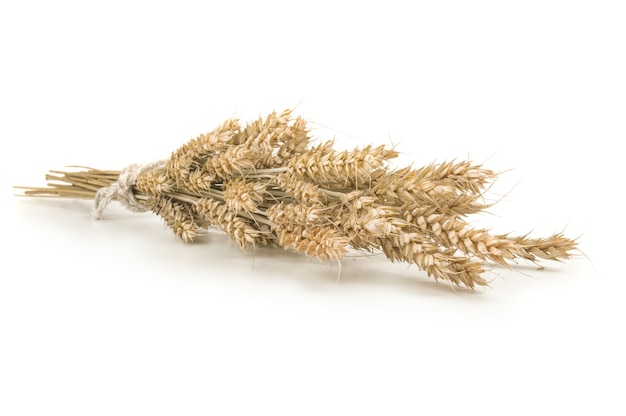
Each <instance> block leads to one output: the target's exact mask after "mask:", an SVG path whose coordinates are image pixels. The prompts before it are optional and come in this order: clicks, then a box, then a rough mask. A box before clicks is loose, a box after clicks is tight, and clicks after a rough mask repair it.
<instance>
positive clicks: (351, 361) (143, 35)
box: [0, 0, 626, 415]
mask: <svg viewBox="0 0 626 416" xmlns="http://www.w3.org/2000/svg"><path fill="white" fill-rule="evenodd" d="M92 3H93V2H84V1H83V2H78V1H77V2H69V1H56V2H33V1H31V2H29V1H20V2H17V1H4V2H2V4H1V5H0V54H1V55H0V59H1V61H0V63H1V65H0V137H1V138H2V149H3V150H2V152H1V154H2V160H1V162H2V164H1V169H2V174H1V175H0V180H1V181H2V188H1V197H2V201H0V202H1V204H0V209H1V210H2V215H1V218H2V221H3V222H4V224H3V227H2V230H3V232H2V240H3V248H2V251H1V253H2V254H1V256H0V257H1V258H2V263H3V267H2V271H1V272H0V273H1V277H0V413H1V414H3V415H35V414H37V415H42V414H64V415H100V414H102V415H111V414H116V415H137V414H151V415H154V414H177V415H178V414H180V415H196V414H220V415H221V414H290V415H299V414H316V415H319V414H417V413H418V412H420V413H424V414H439V413H441V414H443V413H448V414H452V413H460V412H463V413H466V412H467V413H481V414H566V413H569V412H571V411H573V410H578V411H579V413H581V414H598V415H599V414H602V415H607V414H624V412H625V410H626V406H625V405H624V401H623V391H624V387H625V382H624V378H625V376H626V374H625V371H626V366H625V362H624V350H625V347H626V345H625V342H624V340H623V332H624V317H625V316H626V313H625V312H626V308H625V307H624V303H625V302H624V295H625V292H624V289H625V288H626V286H625V285H624V279H625V278H626V276H624V271H623V261H622V256H623V254H624V250H623V248H622V247H621V244H623V241H622V240H623V239H624V232H625V231H626V230H624V226H623V220H622V218H621V216H622V213H623V204H622V203H621V199H618V198H619V196H620V195H619V194H620V193H621V192H622V191H623V187H624V185H623V178H624V174H623V170H622V165H623V156H622V151H621V148H618V145H619V143H620V142H621V141H623V140H624V138H625V135H626V121H625V120H626V119H625V115H626V98H625V97H626V76H625V74H626V58H625V57H626V55H625V53H626V25H625V24H624V22H626V5H625V3H624V2H623V1H602V0H600V1H551V0H542V1H519V2H511V1H506V2H505V1H471V2H470V1H437V2H434V1H433V2H427V1H416V2H411V3H409V2H397V1H386V2H380V3H374V2H341V1H333V2H320V1H317V2H306V3H305V2H302V3H298V2H293V1H292V2H287V1H285V2H277V1H267V2H245V1H239V2H237V1H230V2H221V3H223V4H222V5H219V6H215V5H209V2H204V3H206V4H205V5H202V6H200V5H198V4H194V3H190V2H181V1H178V2H171V3H170V4H165V2H133V1H123V2H121V1H120V2H116V1H110V2H101V3H100V4H98V5H96V4H92ZM215 3H216V2H215ZM409 4H410V6H409ZM288 107H296V110H295V114H297V115H302V116H303V117H305V118H307V119H308V120H310V121H311V126H312V127H313V129H314V130H313V134H314V136H315V137H317V138H319V139H320V140H324V139H330V138H333V137H336V139H337V143H338V146H340V147H346V148H349V147H354V146H358V145H364V144H369V143H373V144H393V145H395V146H396V148H397V149H398V150H399V151H401V152H402V157H401V158H400V160H399V161H398V165H399V166H402V165H406V164H409V163H415V165H416V166H420V165H423V164H426V163H430V162H433V161H443V160H449V159H453V158H457V159H466V158H470V159H472V160H474V161H477V162H484V164H485V166H486V167H488V168H491V169H494V170H497V171H500V172H502V176H501V177H500V179H499V180H498V181H497V183H496V184H495V185H494V188H493V193H492V197H493V198H494V199H498V198H501V197H502V196H503V195H504V197H502V200H501V201H500V203H498V204H497V205H496V206H495V207H493V208H492V209H491V214H489V215H484V216H478V217H476V218H475V219H474V221H475V222H476V224H477V225H480V226H485V227H489V228H492V229H493V230H494V231H496V232H508V231H512V232H516V233H526V232H529V231H531V232H532V235H536V236H542V235H549V234H551V233H553V232H558V231H563V230H564V232H565V233H566V234H568V235H570V236H572V237H579V242H580V247H581V250H582V251H583V253H582V254H581V255H579V256H578V257H577V258H576V259H573V260H571V261H568V262H565V263H563V264H558V263H557V264H545V265H546V266H547V268H546V269H545V270H541V271H540V270H537V269H536V267H534V266H533V265H522V267H520V268H517V269H514V270H507V269H501V268H500V269H494V270H493V271H492V272H490V273H489V275H488V278H489V279H492V282H491V286H490V287H489V288H487V289H484V290H483V289H479V290H477V291H476V292H474V293H472V292H468V291H466V290H462V289H456V290H455V289H453V288H450V287H449V286H448V285H446V284H445V283H443V284H442V283H439V284H438V283H435V282H433V281H432V280H431V279H429V278H427V277H426V276H425V274H424V273H422V272H420V271H419V270H417V268H415V267H407V266H406V265H402V264H391V263H389V262H388V261H387V260H386V259H385V258H384V257H382V256H370V257H358V256H353V257H349V258H346V259H345V260H344V261H343V265H342V266H343V267H342V274H341V278H340V280H339V282H338V283H337V282H336V276H337V271H338V268H337V265H336V264H320V263H319V262H317V261H314V260H312V259H309V258H306V257H303V256H298V255H293V254H290V253H287V252H284V251H282V250H278V251H267V250H265V251H264V250H260V251H257V252H256V253H254V252H248V253H242V252H241V251H240V250H239V249H238V247H237V246H236V245H235V244H233V243H232V242H230V240H229V239H228V238H226V237H225V236H223V235H221V234H219V233H212V234H211V235H210V236H209V237H207V238H204V239H202V240H199V241H198V242H197V243H194V244H191V245H185V244H183V243H181V242H179V241H177V240H176V239H175V238H174V236H173V235H172V233H171V232H169V231H168V230H165V229H164V226H163V224H162V222H161V221H160V219H159V218H157V217H156V216H154V215H152V214H142V215H140V214H132V213H128V212H126V211H124V210H123V209H122V208H120V207H119V206H117V205H113V206H111V207H110V208H109V209H108V210H107V211H106V212H105V214H104V218H103V219H102V220H101V221H94V220H92V219H91V218H90V210H91V205H90V204H89V203H88V202H84V201H50V200H25V199H23V198H18V197H14V194H15V193H16V191H15V190H14V189H12V186H13V185H36V186H41V185H43V184H44V183H45V181H44V174H45V172H46V171H47V170H48V169H60V168H63V167H64V166H66V165H76V164H80V165H87V166H93V167H98V168H104V169H119V168H122V167H124V166H125V165H126V164H129V163H134V162H137V163H141V162H150V161H153V160H157V159H161V158H165V157H168V156H169V154H170V152H171V151H173V150H175V149H176V148H177V147H178V146H180V145H181V144H183V143H184V142H185V141H187V140H189V139H190V138H192V137H194V136H196V135H198V134H200V133H202V132H206V131H209V130H212V129H213V128H214V127H216V126H217V125H218V124H219V123H221V122H222V121H223V120H225V119H227V118H230V117H239V118H240V119H241V120H242V121H246V120H252V119H255V118H257V117H258V116H262V115H265V114H267V113H269V112H270V111H272V110H274V109H276V110H282V109H284V108H288Z"/></svg>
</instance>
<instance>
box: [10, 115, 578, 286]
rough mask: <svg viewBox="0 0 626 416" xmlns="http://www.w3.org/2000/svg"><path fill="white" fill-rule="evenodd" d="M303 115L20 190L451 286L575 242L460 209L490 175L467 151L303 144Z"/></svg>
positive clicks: (559, 255)
mask: <svg viewBox="0 0 626 416" xmlns="http://www.w3.org/2000/svg"><path fill="white" fill-rule="evenodd" d="M309 141H310V135H309V131H308V128H307V125H306V122H305V121H304V120H303V119H302V118H293V117H292V114H291V111H290V110H286V111H283V112H282V113H276V112H274V113H272V114H270V115H269V116H268V117H266V118H265V119H259V120H257V121H255V122H253V123H250V124H248V125H247V126H245V127H242V126H241V125H240V124H239V121H238V120H228V121H226V122H224V123H223V124H222V125H220V126H219V127H218V128H217V129H215V130H213V131H211V132H209V133H207V134H202V135H200V136H198V137H196V138H195V139H193V140H191V141H189V142H188V143H186V144H184V145H183V146H181V147H180V148H179V149H178V150H176V151H175V152H174V153H172V155H171V157H170V159H169V160H167V161H160V162H156V163H152V164H150V165H145V166H136V165H133V166H131V167H127V168H125V169H124V170H122V171H104V170H97V169H89V168H84V169H83V170H80V171H76V172H66V171H51V172H50V173H49V174H48V175H47V176H46V179H47V181H48V186H47V187H44V188H22V189H24V194H25V195H27V196H37V197H41V196H49V197H61V198H86V199H95V200H96V202H97V208H96V215H97V216H99V215H100V213H101V212H102V210H103V209H104V207H105V206H106V204H107V203H108V202H109V201H110V200H111V199H117V200H119V201H120V202H122V203H123V204H124V205H126V206H127V207H129V208H131V209H133V210H135V211H143V210H150V211H152V212H154V213H156V214H157V215H159V216H161V217H162V218H163V219H164V221H165V223H166V224H167V226H168V227H169V228H171V229H172V230H173V231H174V233H175V234H176V235H177V236H178V237H179V238H181V239H182V240H183V241H185V242H191V241H193V239H194V238H195V237H196V235H197V234H198V231H199V230H202V229H208V228H211V227H213V228H218V229H220V230H222V231H224V232H225V233H227V234H228V235H229V236H230V237H231V238H232V239H233V240H235V241H236V242H237V244H238V245H239V246H240V247H241V248H242V249H245V248H247V247H249V246H279V247H283V248H285V249H289V250H294V251H296V252H299V253H304V254H306V255H309V256H313V257H316V258H318V259H320V260H322V261H327V260H337V261H340V260H341V258H342V257H343V256H344V255H345V254H346V253H347V251H348V249H350V248H353V249H357V250H363V251H369V252H382V253H384V254H385V255H386V256H387V257H388V258H389V259H390V260H391V261H402V262H408V263H413V264H415V265H417V266H418V267H419V268H420V269H422V270H424V271H426V272H427V273H428V275H430V276H432V277H434V278H435V279H437V280H439V279H441V280H447V281H449V282H451V283H453V284H455V285H460V286H466V287H468V288H474V287H475V286H477V285H478V286H484V285H486V284H487V281H486V280H485V279H484V278H483V277H482V275H483V273H484V270H485V267H486V265H487V264H488V263H496V264H502V265H511V264H514V263H515V262H516V261H517V260H518V259H525V260H529V261H532V262H538V261H540V260H561V259H567V258H569V257H571V255H572V253H573V252H574V251H575V250H576V243H575V241H574V240H571V239H568V238H567V237H565V236H564V235H562V234H555V235H552V236H550V237H547V238H528V237H527V236H509V235H494V234H491V233H490V232H489V231H488V230H481V229H473V228H471V227H470V226H469V225H468V222H467V221H466V219H465V217H466V216H468V215H470V214H474V213H477V212H480V211H481V210H483V209H485V208H487V205H486V204H484V203H483V202H481V201H482V200H483V192H484V191H485V189H486V188H487V186H488V184H489V183H490V182H491V181H492V180H494V179H495V178H496V174H495V173H494V172H492V171H491V170H488V169H485V168H483V167H482V166H480V165H475V164H473V163H471V162H469V161H449V162H444V163H439V164H432V165H429V166H425V167H423V168H419V169H413V168H409V167H407V168H402V169H395V170H394V169H391V168H390V167H389V160H391V159H393V158H395V157H396V156H397V155H398V153H397V152H396V151H395V150H393V149H390V148H387V147H385V146H379V147H373V146H365V147H363V148H357V149H354V150H352V151H337V150H335V149H334V148H333V142H332V141H329V142H326V143H323V144H321V145H318V146H314V147H310V146H309Z"/></svg>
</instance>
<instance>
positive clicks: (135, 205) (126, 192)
mask: <svg viewBox="0 0 626 416" xmlns="http://www.w3.org/2000/svg"><path fill="white" fill-rule="evenodd" d="M161 163H163V162H162V161H159V162H154V163H149V164H146V165H138V164H132V165H128V166H126V167H125V168H124V169H122V171H121V172H120V176H119V177H118V178H117V181H116V182H115V183H113V184H112V185H110V186H106V187H104V188H100V189H99V190H98V192H96V197H95V205H94V211H93V217H94V218H95V219H97V220H98V219H100V216H101V215H102V212H103V211H104V210H105V209H106V207H107V206H108V205H109V204H110V203H111V201H112V200H113V199H117V200H118V201H119V202H120V203H121V204H122V205H123V206H124V207H126V208H127V209H129V210H130V211H133V212H146V211H148V210H149V209H148V208H147V207H145V206H144V205H142V204H141V203H140V202H139V201H138V200H137V198H135V194H134V193H133V186H134V185H135V183H136V182H137V176H139V175H140V174H141V173H143V172H145V171H146V170H149V169H152V168H154V167H155V166H157V165H159V164H161Z"/></svg>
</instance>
